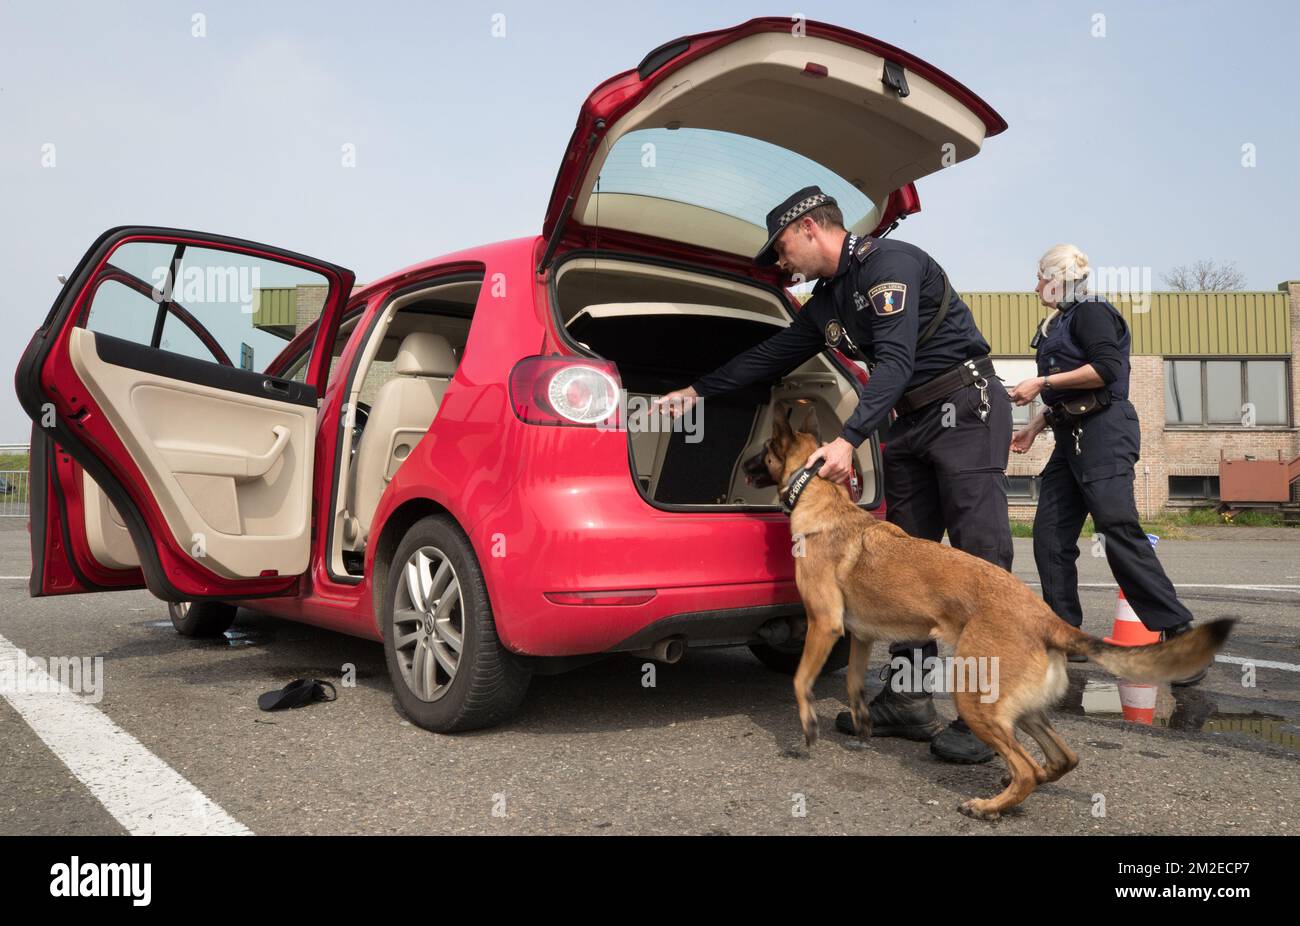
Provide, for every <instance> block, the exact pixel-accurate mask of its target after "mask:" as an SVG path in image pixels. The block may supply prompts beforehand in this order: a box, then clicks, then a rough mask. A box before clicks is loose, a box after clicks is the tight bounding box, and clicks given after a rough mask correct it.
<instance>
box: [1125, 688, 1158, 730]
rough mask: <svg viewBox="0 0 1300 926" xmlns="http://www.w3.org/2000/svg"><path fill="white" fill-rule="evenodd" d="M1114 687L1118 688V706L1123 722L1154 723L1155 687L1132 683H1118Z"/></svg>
mask: <svg viewBox="0 0 1300 926" xmlns="http://www.w3.org/2000/svg"><path fill="white" fill-rule="evenodd" d="M1116 687H1118V688H1119V704H1120V709H1121V710H1122V711H1123V713H1124V719H1125V720H1127V721H1129V722H1130V723H1145V724H1147V725H1150V724H1151V723H1153V722H1154V721H1155V718H1156V686H1155V685H1138V684H1136V683H1134V682H1125V681H1120V682H1119V683H1118V684H1117V686H1116Z"/></svg>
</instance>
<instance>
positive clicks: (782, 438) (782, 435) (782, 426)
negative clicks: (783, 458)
mask: <svg viewBox="0 0 1300 926" xmlns="http://www.w3.org/2000/svg"><path fill="white" fill-rule="evenodd" d="M793 411H794V409H793V408H791V407H790V405H789V404H787V403H785V402H778V403H777V404H776V405H774V406H772V436H773V437H775V438H776V440H777V442H778V443H780V444H782V445H784V444H787V443H789V442H790V441H792V440H794V431H792V430H791V429H790V415H791V413H792V412H793Z"/></svg>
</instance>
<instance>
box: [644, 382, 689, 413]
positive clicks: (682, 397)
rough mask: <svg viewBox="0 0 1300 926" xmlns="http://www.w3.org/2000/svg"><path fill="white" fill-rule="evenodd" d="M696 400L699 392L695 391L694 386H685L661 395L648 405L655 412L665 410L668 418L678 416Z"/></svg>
mask: <svg viewBox="0 0 1300 926" xmlns="http://www.w3.org/2000/svg"><path fill="white" fill-rule="evenodd" d="M698 401H700V394H699V393H698V392H696V391H695V387H694V386H687V387H686V388H685V389H675V390H673V391H672V392H670V393H668V394H667V395H661V396H660V397H659V398H657V399H655V400H654V402H652V403H651V404H650V407H651V409H652V410H654V411H656V412H658V411H663V412H666V413H667V415H668V417H669V418H679V417H681V416H682V415H684V414H686V411H687V409H689V408H690V407H691V406H692V405H694V404H695V403H696V402H698Z"/></svg>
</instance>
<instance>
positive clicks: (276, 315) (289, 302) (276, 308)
mask: <svg viewBox="0 0 1300 926" xmlns="http://www.w3.org/2000/svg"><path fill="white" fill-rule="evenodd" d="M254 299H255V300H256V302H255V303H254V307H253V324H254V325H256V326H257V327H258V328H276V327H285V326H288V327H289V328H293V327H294V326H295V325H296V324H297V322H298V317H297V295H296V287H293V286H283V287H277V288H275V289H259V290H256V291H255V293H254Z"/></svg>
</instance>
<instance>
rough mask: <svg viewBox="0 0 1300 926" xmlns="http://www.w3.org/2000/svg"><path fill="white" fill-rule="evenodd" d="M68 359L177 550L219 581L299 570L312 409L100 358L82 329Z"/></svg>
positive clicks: (305, 541)
mask: <svg viewBox="0 0 1300 926" xmlns="http://www.w3.org/2000/svg"><path fill="white" fill-rule="evenodd" d="M69 356H70V358H71V360H72V364H73V367H74V368H75V369H76V371H77V374H78V376H80V377H81V380H82V381H83V382H84V383H85V384H86V388H87V389H88V390H90V392H91V394H92V395H93V396H94V398H95V401H96V403H97V404H98V405H99V407H100V408H101V409H103V411H104V414H105V416H106V417H107V418H108V420H109V423H110V424H111V425H112V426H113V429H114V431H116V433H117V435H118V437H119V438H120V439H121V441H122V443H123V444H124V445H125V446H126V448H127V451H128V452H129V453H130V454H131V458H132V459H133V460H134V461H135V464H136V465H137V466H138V467H139V469H140V472H141V473H143V474H144V477H145V480H146V482H147V483H148V485H149V488H150V490H151V491H152V493H153V496H154V498H155V499H156V500H157V502H158V506H159V508H161V509H162V512H163V516H164V517H165V518H166V520H167V524H168V526H169V527H170V528H171V530H172V534H173V536H174V537H175V538H176V541H177V543H179V544H180V546H181V548H182V549H184V550H187V551H191V552H193V551H196V550H198V551H200V552H201V553H202V554H203V555H202V556H201V557H199V556H198V555H196V559H199V560H200V562H202V564H203V565H204V566H206V567H207V568H209V569H211V570H212V571H213V572H215V573H216V574H218V575H221V576H224V577H226V578H255V577H257V576H260V575H263V574H265V571H266V570H275V572H276V573H277V574H279V575H297V574H299V573H302V572H305V571H306V569H307V562H308V545H309V541H310V510H311V509H310V506H311V480H312V453H313V450H314V447H313V442H314V441H315V437H316V409H315V408H314V407H312V406H306V405H296V404H291V403H288V402H282V401H276V400H275V399H271V398H262V397H259V396H251V395H243V394H239V393H234V392H230V391H228V390H223V389H217V388H214V387H211V386H205V385H201V384H197V383H190V382H186V381H183V380H177V379H171V378H168V377H164V376H159V375H158V374H155V373H148V372H142V371H140V370H132V369H129V368H127V367H121V366H115V365H113V364H109V363H105V362H104V361H102V360H101V359H100V358H99V355H98V353H97V352H96V350H95V340H94V334H93V333H92V332H89V331H86V330H85V329H80V328H78V329H74V330H73V331H72V332H71V337H70V341H69ZM101 520H102V519H101ZM97 558H98V557H97Z"/></svg>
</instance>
